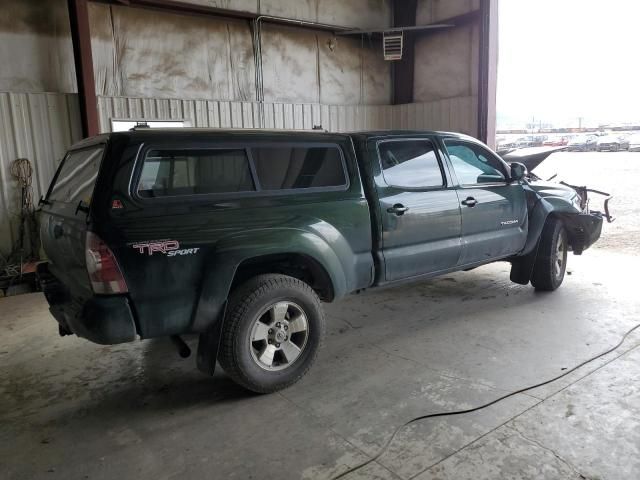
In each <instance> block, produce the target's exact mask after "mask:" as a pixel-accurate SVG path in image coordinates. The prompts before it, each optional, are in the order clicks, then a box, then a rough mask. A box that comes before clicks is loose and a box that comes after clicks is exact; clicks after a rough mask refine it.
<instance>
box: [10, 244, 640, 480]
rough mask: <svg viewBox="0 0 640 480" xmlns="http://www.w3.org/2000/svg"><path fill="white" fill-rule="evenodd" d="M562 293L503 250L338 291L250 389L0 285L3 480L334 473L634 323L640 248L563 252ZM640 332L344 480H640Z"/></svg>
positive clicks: (410, 439)
mask: <svg viewBox="0 0 640 480" xmlns="http://www.w3.org/2000/svg"><path fill="white" fill-rule="evenodd" d="M569 269H570V272H571V275H569V276H567V277H566V279H565V284H564V285H563V286H562V288H560V290H558V291H557V292H554V293H552V294H538V293H535V292H534V290H533V289H532V288H531V287H522V286H518V285H514V284H511V283H510V282H509V279H508V265H506V264H495V265H490V266H487V267H483V268H480V269H477V270H474V271H471V272H466V273H459V274H454V275H448V276H446V277H444V278H440V279H436V280H433V281H430V282H425V283H421V284H416V285H410V286H402V287H397V288H393V289H387V290H380V291H370V292H367V293H364V294H362V295H358V296H352V297H349V298H347V299H346V300H344V301H342V302H340V303H336V304H332V305H327V310H328V312H329V314H328V335H327V341H326V343H325V347H324V349H323V350H322V351H321V353H320V355H319V358H318V361H317V362H316V364H315V366H314V367H313V368H312V370H311V371H310V373H309V374H308V375H307V376H306V377H305V378H304V379H303V380H302V381H301V382H300V383H298V384H296V385H294V386H293V387H291V388H289V389H288V390H286V391H284V392H282V393H279V394H273V395H269V396H257V395H251V394H248V393H246V392H245V391H243V390H242V389H240V388H239V387H237V386H235V385H234V384H233V383H232V382H231V381H230V380H229V379H228V378H227V377H226V376H225V374H224V373H223V372H222V371H219V372H217V373H216V375H215V376H214V377H213V378H208V377H205V376H203V375H201V374H200V373H199V372H198V371H197V370H196V369H195V366H194V363H195V362H194V360H193V359H188V360H181V359H179V358H178V357H177V355H176V354H175V353H174V351H173V348H172V347H171V345H170V344H169V343H168V342H167V341H164V340H157V341H145V342H137V343H133V344H127V345H121V346H115V347H103V346H98V345H93V344H91V343H89V342H86V341H84V340H81V339H78V338H75V337H65V338H60V337H58V335H57V327H56V325H55V323H54V321H53V319H52V318H51V317H49V315H48V314H47V310H46V305H45V301H44V298H43V297H42V296H41V295H40V294H30V295H22V296H17V297H9V298H4V299H0V361H1V365H2V369H1V370H0V425H1V426H2V427H1V428H0V472H2V473H0V477H2V478H10V479H22V478H24V479H27V478H28V479H31V478H46V479H64V480H68V479H114V478H120V479H129V478H136V479H140V478H145V479H146V478H152V479H154V480H157V479H165V478H215V479H218V478H220V479H226V478H238V479H248V478H262V479H266V478H278V479H282V480H285V479H297V478H306V479H321V478H332V477H333V476H335V475H338V474H340V473H341V472H344V471H345V470H346V469H347V468H348V467H350V466H353V465H356V464H358V463H360V462H362V461H364V460H366V459H367V458H369V457H370V456H373V455H375V454H376V453H377V452H378V451H379V449H380V448H381V446H382V445H383V444H384V443H385V442H386V441H387V439H388V438H389V435H390V434H391V433H392V431H393V430H394V428H395V427H396V426H397V425H399V424H402V423H404V422H405V421H407V420H409V419H411V418H413V417H415V416H418V415H424V414H427V413H434V412H440V411H448V410H457V409H465V408H469V407H473V406H476V405H480V404H482V403H485V402H488V401H490V400H492V399H494V398H496V397H499V396H501V395H503V394H505V393H506V392H509V391H511V390H515V389H519V388H521V387H523V386H526V385H529V384H534V383H537V382H540V381H541V380H544V379H546V378H548V377H552V376H555V375H557V374H559V373H561V372H562V371H563V370H564V369H567V368H571V367H572V366H574V365H576V364H578V363H579V362H580V361H582V360H584V359H587V358H589V357H590V356H592V355H595V354H596V353H599V352H600V351H602V350H605V349H606V348H607V347H608V346H610V345H613V344H615V343H616V342H617V341H618V340H619V338H620V336H621V335H622V334H623V332H625V331H626V330H627V329H629V328H630V327H631V326H632V325H633V324H634V323H635V322H638V321H639V319H640V315H639V310H640V297H639V296H638V294H637V287H636V284H635V274H634V272H637V271H638V270H639V269H640V258H638V257H637V256H633V255H630V254H619V253H613V252H610V251H607V250H597V249H594V250H592V251H588V252H587V253H585V255H584V256H583V257H575V256H571V257H570V259H569ZM638 346H640V331H636V332H634V333H633V334H632V335H630V336H629V337H628V339H627V341H626V342H625V343H624V344H623V346H622V347H621V348H620V349H619V350H617V351H616V352H614V353H612V354H609V355H607V356H605V357H604V358H602V359H600V360H598V361H596V362H594V363H592V364H590V365H588V366H585V367H583V368H581V369H580V370H578V371H577V372H575V373H573V374H571V375H569V376H568V377H565V378H564V379H562V380H559V381H557V382H554V383H553V384H550V385H547V386H545V387H541V388H538V389H536V390H534V391H530V392H528V393H526V394H519V395H517V396H515V397H512V398H510V399H508V400H505V401H503V402H500V403H498V404H496V405H494V406H492V407H489V408H487V409H485V410H482V411H479V412H476V413H472V414H467V415H461V416H454V417H442V418H438V419H432V420H425V421H421V422H417V423H415V424H412V425H411V426H409V427H407V428H405V429H403V430H402V431H401V432H400V433H399V434H398V436H397V437H396V438H395V440H394V441H393V442H392V443H391V445H390V447H389V448H388V450H387V451H386V452H385V453H384V454H383V455H382V456H381V457H380V458H379V459H378V461H377V462H374V463H372V464H370V465H368V466H367V467H365V468H363V469H361V470H360V471H359V472H357V473H355V474H351V475H349V476H347V478H350V479H352V480H353V479H356V478H363V479H364V478H367V479H369V478H381V479H387V478H388V479H398V478H401V479H413V478H415V479H420V480H426V479H465V478H469V479H482V478H487V479H489V478H491V479H492V478H521V479H534V478H536V479H537V478H549V479H556V478H562V479H565V478H576V479H579V478H590V479H632V478H640V384H639V383H638V381H637V380H638V378H639V377H640V348H638Z"/></svg>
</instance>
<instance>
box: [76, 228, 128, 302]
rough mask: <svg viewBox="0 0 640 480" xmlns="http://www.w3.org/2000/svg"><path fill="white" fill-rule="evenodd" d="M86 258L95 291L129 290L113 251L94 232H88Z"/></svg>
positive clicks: (124, 291) (114, 291) (100, 292)
mask: <svg viewBox="0 0 640 480" xmlns="http://www.w3.org/2000/svg"><path fill="white" fill-rule="evenodd" d="M85 258H86V263H87V272H88V273H89V279H90V280H91V288H92V289H93V293H98V294H109V293H127V292H128V291H129V289H128V288H127V282H125V280H124V277H123V276H122V272H121V271H120V266H119V265H118V262H117V260H116V257H114V255H113V252H112V251H111V249H110V248H109V247H108V246H107V244H106V243H104V242H103V241H102V239H101V238H100V237H99V236H98V235H96V234H95V233H93V232H87V238H86V240H85Z"/></svg>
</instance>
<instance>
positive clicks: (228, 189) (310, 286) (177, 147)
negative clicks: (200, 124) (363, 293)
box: [38, 128, 608, 392]
mask: <svg viewBox="0 0 640 480" xmlns="http://www.w3.org/2000/svg"><path fill="white" fill-rule="evenodd" d="M548 154H549V152H548V151H547V152H546V155H548ZM544 156H545V152H541V153H538V154H536V155H533V156H529V157H525V156H523V157H522V158H521V159H522V160H523V162H522V163H519V162H513V163H507V162H505V161H504V160H503V158H501V157H500V156H498V155H497V154H496V153H494V152H492V151H491V150H490V149H488V148H487V147H486V146H485V145H483V144H482V143H480V142H478V141H477V140H474V139H473V138H470V137H467V136H464V135H459V134H455V133H443V132H410V131H402V132H391V131H382V132H359V133H351V134H334V133H321V132H286V131H280V132H275V131H265V130H262V131H247V130H236V131H223V130H204V129H149V128H136V129H133V130H132V131H129V132H120V133H112V134H106V135H100V136H97V137H94V138H90V139H87V140H84V141H82V142H80V143H78V144H76V145H74V146H73V147H72V148H71V150H70V151H69V152H68V153H67V154H66V156H65V158H64V159H63V161H62V163H61V164H60V167H59V168H58V171H57V172H56V174H55V177H54V178H53V180H52V182H51V185H50V187H49V190H48V192H47V194H46V196H45V197H44V198H42V199H41V202H40V203H41V219H40V225H41V227H40V228H41V232H40V233H41V239H42V244H43V248H44V250H45V252H46V254H47V256H48V258H49V261H48V262H47V263H43V264H41V265H40V266H39V267H38V277H39V279H40V283H41V286H42V289H43V291H44V293H45V295H46V298H47V300H48V302H49V304H50V310H51V313H52V314H53V316H54V317H55V319H56V320H57V322H58V324H59V332H60V334H61V335H68V334H76V335H78V336H81V337H84V338H87V339H89V340H91V341H93V342H96V343H100V344H115V343H121V342H129V341H133V340H135V339H136V338H138V337H139V338H143V339H146V338H153V337H160V336H169V337H171V338H172V339H173V341H174V342H175V343H176V345H177V346H178V350H179V352H180V353H181V355H183V356H188V354H189V352H190V350H189V347H188V346H187V345H186V343H184V341H183V340H182V338H181V337H180V335H183V334H198V335H199V344H198V352H197V364H198V368H200V369H201V370H203V371H205V372H207V373H210V374H212V373H213V370H214V368H215V364H216V361H219V362H220V364H221V366H222V367H223V368H224V370H225V371H226V372H227V374H229V375H230V376H231V377H232V378H233V379H234V380H235V381H237V382H238V383H239V384H241V385H243V386H244V387H246V388H248V389H250V390H253V391H256V392H273V391H276V390H279V389H282V388H285V387H287V386H289V385H291V384H292V383H294V382H296V381H297V380H298V379H300V378H301V377H302V376H303V375H304V374H305V372H306V371H307V370H308V369H309V367H310V366H311V364H312V363H313V360H314V358H315V357H316V353H317V351H318V347H319V346H320V344H321V342H322V338H323V332H324V328H325V320H324V314H323V309H322V304H321V302H333V301H336V300H339V299H340V298H341V297H343V296H345V295H347V294H349V293H352V292H357V291H359V290H363V289H366V288H371V287H379V286H384V285H390V284H394V283H396V282H403V281H407V280H419V279H426V278H430V277H434V276H437V275H441V274H445V273H449V272H454V271H458V270H468V269H471V268H474V267H477V266H479V265H483V264H486V263H489V262H495V261H499V260H502V261H508V262H510V263H511V265H512V269H511V279H512V280H513V281H514V282H517V283H520V284H527V283H529V282H530V283H531V284H532V285H533V286H534V287H535V288H536V289H538V290H554V289H556V288H558V286H559V285H560V284H561V283H562V280H563V278H564V273H565V268H566V262H567V252H568V251H573V252H574V253H575V254H580V253H582V251H583V250H585V249H586V248H587V247H589V246H590V245H591V244H592V243H593V242H595V241H596V240H597V239H598V238H599V236H600V232H601V229H602V221H603V217H608V211H607V212H605V213H600V212H593V211H589V209H588V199H587V190H586V189H585V188H583V187H571V186H567V185H563V184H559V183H549V182H542V181H540V180H539V179H538V178H537V177H536V176H535V175H533V174H531V173H528V172H527V169H526V167H525V165H523V163H526V160H530V161H531V160H532V159H533V161H534V162H535V161H536V159H538V160H539V159H540V158H542V157H544ZM505 158H507V157H505ZM392 320H393V319H390V321H392Z"/></svg>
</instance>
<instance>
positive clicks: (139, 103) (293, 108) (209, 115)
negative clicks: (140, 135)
mask: <svg viewBox="0 0 640 480" xmlns="http://www.w3.org/2000/svg"><path fill="white" fill-rule="evenodd" d="M98 111H99V114H100V125H101V128H102V131H105V132H108V131H110V130H111V120H112V119H115V120H124V119H136V120H142V119H146V120H186V121H188V122H189V123H190V126H192V127H209V128H277V129H281V128H284V129H295V130H311V129H312V128H313V127H314V125H321V126H322V128H324V129H327V130H329V131H332V132H339V131H347V130H364V129H373V128H391V126H392V118H393V107H392V106H390V105H320V104H317V103H264V104H261V103H258V102H228V101H215V100H170V99H150V98H131V97H99V98H98Z"/></svg>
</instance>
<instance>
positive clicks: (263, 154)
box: [251, 145, 347, 190]
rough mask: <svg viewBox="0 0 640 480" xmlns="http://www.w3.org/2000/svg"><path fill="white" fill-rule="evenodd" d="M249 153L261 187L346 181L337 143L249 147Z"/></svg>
mask: <svg viewBox="0 0 640 480" xmlns="http://www.w3.org/2000/svg"><path fill="white" fill-rule="evenodd" d="M251 155H252V157H253V162H254V164H255V168H256V173H257V175H258V180H259V182H260V188H261V189H262V190H289V189H301V188H330V187H344V186H346V185H347V177H346V174H345V169H344V163H343V160H342V154H341V152H340V150H339V148H338V147H337V146H295V145H293V146H292V145H286V146H285V145H283V146H279V145H274V146H273V147H271V146H264V147H253V148H252V149H251Z"/></svg>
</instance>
